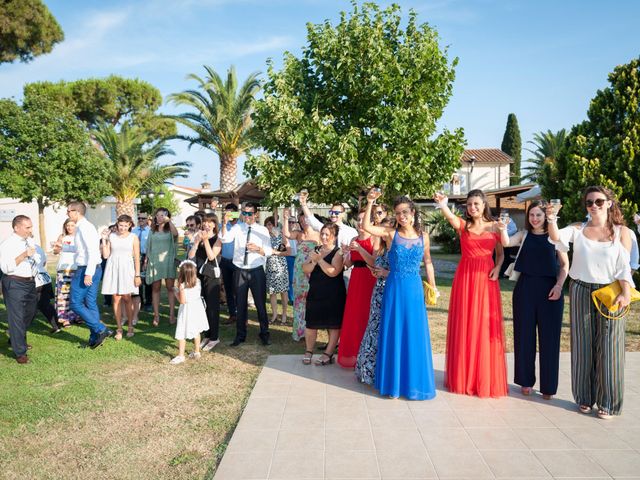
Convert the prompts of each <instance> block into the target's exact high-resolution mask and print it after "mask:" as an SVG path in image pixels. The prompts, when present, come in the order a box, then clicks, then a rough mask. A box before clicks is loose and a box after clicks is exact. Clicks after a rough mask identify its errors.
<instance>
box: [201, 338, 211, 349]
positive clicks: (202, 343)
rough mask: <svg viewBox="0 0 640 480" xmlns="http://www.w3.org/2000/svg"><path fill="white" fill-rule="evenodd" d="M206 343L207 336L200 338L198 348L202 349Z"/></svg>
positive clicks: (207, 340) (207, 341)
mask: <svg viewBox="0 0 640 480" xmlns="http://www.w3.org/2000/svg"><path fill="white" fill-rule="evenodd" d="M207 343H209V339H208V338H203V339H202V340H200V349H203V348H204V347H205V345H206V344H207Z"/></svg>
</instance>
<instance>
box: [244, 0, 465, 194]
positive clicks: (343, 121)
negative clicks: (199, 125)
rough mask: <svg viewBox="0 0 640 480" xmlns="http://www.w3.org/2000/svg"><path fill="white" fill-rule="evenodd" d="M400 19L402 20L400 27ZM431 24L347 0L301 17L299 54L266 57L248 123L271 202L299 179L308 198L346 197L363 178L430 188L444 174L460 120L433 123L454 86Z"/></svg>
mask: <svg viewBox="0 0 640 480" xmlns="http://www.w3.org/2000/svg"><path fill="white" fill-rule="evenodd" d="M403 27H404V28H403ZM456 64H457V59H454V60H453V61H451V62H449V60H448V58H447V50H446V48H445V49H442V48H441V47H440V45H439V43H438V35H437V32H436V31H435V30H434V29H433V28H431V27H430V26H428V25H427V24H419V23H418V19H417V15H416V13H415V12H414V11H410V12H409V14H408V16H407V17H406V18H404V19H403V17H402V15H401V10H400V7H399V6H398V5H395V4H394V5H392V6H390V7H388V8H385V9H384V10H381V9H380V8H379V7H378V6H377V5H375V4H372V3H365V4H363V5H362V7H359V6H358V5H357V4H356V3H355V2H353V10H352V11H351V12H350V13H345V12H342V14H341V17H340V21H339V23H338V24H337V25H332V24H331V23H330V22H329V21H325V22H324V23H322V24H319V25H313V24H308V25H307V44H306V45H305V46H304V47H303V49H302V56H301V57H300V58H297V57H296V56H294V55H293V54H292V53H289V52H287V53H285V55H284V61H283V66H282V69H281V70H279V71H278V70H276V67H275V65H274V63H273V62H272V61H269V64H268V77H269V79H268V81H267V83H266V85H265V87H264V98H263V99H261V100H259V101H258V102H257V104H256V114H255V116H254V118H255V122H256V131H257V134H258V135H259V140H260V146H261V147H262V148H263V150H264V152H265V153H264V155H259V156H256V157H250V158H249V160H248V162H247V164H246V165H247V166H246V171H247V173H248V174H249V175H252V176H254V177H256V179H257V182H258V184H259V186H260V187H261V188H262V189H263V190H264V191H266V192H267V195H268V197H267V200H268V201H269V202H271V203H285V202H288V200H289V199H290V196H291V194H292V193H294V192H295V191H297V190H298V189H300V188H302V187H306V188H308V189H309V190H310V192H311V196H312V199H313V200H315V201H333V200H337V199H340V200H345V199H348V198H350V197H351V198H352V197H353V196H354V195H357V193H358V192H359V191H360V189H361V188H363V187H364V186H367V185H372V184H377V185H380V186H383V187H384V190H385V193H386V194H387V196H391V195H393V194H398V193H406V194H410V195H428V194H430V193H432V192H433V191H434V190H435V189H437V188H439V187H440V186H441V185H442V184H443V183H445V182H447V181H449V179H450V178H451V175H452V173H453V172H454V171H455V170H456V168H457V167H458V166H459V165H460V156H461V154H462V151H463V148H464V138H463V132H462V130H461V129H457V130H455V131H453V132H451V131H449V130H448V129H446V128H444V129H442V130H441V132H440V133H439V134H436V128H437V127H436V122H437V121H438V119H439V118H440V117H441V115H442V114H443V111H444V108H445V106H446V105H447V103H448V101H449V97H450V96H451V92H452V84H453V80H454V77H455V73H454V67H455V65H456Z"/></svg>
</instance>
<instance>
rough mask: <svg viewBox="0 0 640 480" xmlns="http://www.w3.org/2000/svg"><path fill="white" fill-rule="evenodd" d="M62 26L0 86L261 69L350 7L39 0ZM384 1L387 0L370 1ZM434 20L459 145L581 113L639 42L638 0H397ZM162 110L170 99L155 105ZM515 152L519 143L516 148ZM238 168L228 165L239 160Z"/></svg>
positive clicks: (180, 80)
mask: <svg viewBox="0 0 640 480" xmlns="http://www.w3.org/2000/svg"><path fill="white" fill-rule="evenodd" d="M45 3H46V4H47V6H48V7H49V9H50V10H51V11H52V12H53V14H54V15H55V17H56V18H57V19H58V21H59V22H60V24H61V25H62V28H63V30H64V31H65V35H66V39H65V41H64V42H63V43H61V44H59V45H58V46H57V47H56V48H55V49H54V51H53V52H52V53H51V54H49V55H46V56H42V57H38V58H36V60H35V61H33V62H32V63H30V64H20V63H16V64H10V65H8V64H2V65H0V96H1V97H16V98H20V96H21V92H22V87H23V85H24V84H25V83H28V82H34V81H41V80H50V81H57V80H61V79H63V80H75V79H80V78H89V77H103V76H107V75H109V74H112V73H113V74H117V75H122V76H126V77H137V78H140V79H142V80H146V81H148V82H150V83H152V84H153V85H155V86H156V87H158V88H159V89H160V91H161V92H162V95H163V96H165V97H166V96H167V95H168V94H170V93H173V92H178V91H182V90H185V89H187V88H191V87H192V86H193V84H192V83H189V82H187V81H186V80H185V76H186V75H187V74H188V73H198V74H201V73H202V71H203V70H202V65H203V64H207V65H211V66H213V67H214V68H215V69H216V70H217V71H219V72H220V73H224V72H225V71H226V69H227V68H228V67H229V65H231V64H233V65H235V66H236V68H237V70H238V74H239V77H240V78H241V79H244V78H245V77H246V76H247V75H248V74H250V73H252V72H255V71H260V72H265V71H266V65H265V61H266V59H267V58H269V57H271V58H273V59H274V60H276V62H277V63H279V61H280V59H281V58H282V53H283V52H284V51H285V50H288V51H291V52H293V53H294V54H298V53H299V52H300V50H301V47H302V46H303V45H304V44H305V41H306V23H307V22H312V23H320V22H322V21H324V20H325V19H330V20H332V21H333V22H334V23H335V22H336V20H337V18H338V17H339V12H340V11H341V10H347V11H349V10H351V5H350V3H349V2H348V1H345V0H263V1H260V0H140V1H133V0H130V1H124V0H110V1H104V0H101V1H95V0H45ZM379 3H380V4H381V5H387V4H388V3H390V2H379ZM396 3H399V4H400V5H401V6H402V9H403V12H404V13H406V12H407V11H408V9H409V8H414V9H415V10H416V11H417V12H418V18H419V20H420V21H421V22H428V23H429V24H430V25H432V26H433V27H435V28H436V29H437V30H438V32H439V34H440V37H441V43H442V45H448V46H449V54H450V57H451V58H453V57H454V56H457V57H459V59H460V60H459V61H460V63H459V65H458V67H457V70H456V72H457V78H456V82H455V84H454V93H453V96H452V98H451V101H450V103H449V106H448V107H447V109H446V111H445V115H444V116H443V117H442V119H441V121H440V126H447V127H448V128H456V127H463V128H464V130H465V136H466V138H467V141H468V146H469V147H470V148H482V147H497V148H499V147H500V143H501V141H502V135H503V133H504V128H505V124H506V119H507V115H508V114H509V113H511V112H513V113H515V114H516V115H517V117H518V121H519V124H520V129H521V133H522V140H523V143H526V142H527V141H528V140H531V138H532V135H533V133H535V132H539V131H542V130H547V129H551V130H557V129H560V128H563V127H565V128H570V127H571V126H572V125H573V124H575V123H577V122H579V121H581V120H583V119H584V118H585V116H586V110H587V108H588V105H589V101H590V99H591V98H592V97H593V96H594V94H595V92H596V90H597V89H600V88H603V87H606V85H607V74H608V73H609V72H610V71H611V70H612V69H613V68H614V67H615V66H616V65H619V64H622V63H626V62H628V61H630V60H631V59H632V58H634V57H635V56H637V55H639V54H640V49H639V48H638V47H639V46H640V29H638V28H637V20H638V18H640V2H637V1H634V0H623V1H613V2H604V1H590V0H582V1H577V0H571V1H552V0H538V1H535V2H534V1H531V0H528V1H525V0H509V1H508V0H466V1H465V0H433V1H427V0H424V1H419V0H411V1H399V2H396ZM163 111H165V112H171V111H174V110H173V108H172V107H170V106H165V107H163ZM173 147H174V150H175V151H176V153H177V156H178V158H180V159H181V160H190V161H191V162H193V168H192V171H191V175H190V177H189V178H188V179H179V180H178V181H177V182H176V183H179V184H183V185H189V186H198V185H199V183H200V182H202V180H203V177H204V175H205V174H206V175H207V176H208V180H209V181H211V182H212V183H213V185H214V187H217V186H218V183H219V173H218V170H219V166H218V161H217V158H215V156H214V154H213V153H211V152H209V151H206V150H201V149H199V148H195V147H194V149H192V150H191V151H190V152H189V151H187V150H186V148H185V146H184V145H183V144H181V143H179V142H175V143H174V144H173ZM526 155H527V152H524V157H523V158H527V157H526ZM241 171H242V168H241V167H240V172H241Z"/></svg>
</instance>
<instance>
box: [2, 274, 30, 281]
mask: <svg viewBox="0 0 640 480" xmlns="http://www.w3.org/2000/svg"><path fill="white" fill-rule="evenodd" d="M5 277H7V278H10V279H11V280H17V281H18V282H33V277H19V276H17V275H5Z"/></svg>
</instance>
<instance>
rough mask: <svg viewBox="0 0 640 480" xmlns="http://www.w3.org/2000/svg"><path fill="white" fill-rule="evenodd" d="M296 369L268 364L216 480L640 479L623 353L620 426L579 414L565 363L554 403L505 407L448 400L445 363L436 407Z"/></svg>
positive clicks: (637, 387)
mask: <svg viewBox="0 0 640 480" xmlns="http://www.w3.org/2000/svg"><path fill="white" fill-rule="evenodd" d="M300 358H301V356H300V355H297V356H292V355H279V356H271V357H269V359H268V360H267V363H266V365H265V367H264V369H263V370H262V372H261V373H260V376H259V378H258V381H257V383H256V386H255V388H254V390H253V392H252V393H251V397H250V399H249V402H248V404H247V407H246V409H245V411H244V413H243V414H242V418H241V419H240V422H239V424H238V427H237V429H236V431H235V432H234V434H233V438H232V439H231V442H230V443H229V446H228V448H227V451H226V453H225V455H224V458H223V459H222V462H221V464H220V467H219V468H218V471H217V474H216V476H215V479H216V480H227V479H233V480H241V479H389V480H392V479H397V480H400V479H403V480H404V479H421V478H446V479H462V478H469V479H475V478H489V479H492V478H499V479H510V478H512V479H518V480H526V479H529V478H542V477H546V478H551V477H553V478H636V479H640V353H628V354H627V361H626V370H625V372H626V373H625V376H626V388H625V392H626V393H625V407H624V411H623V415H622V416H621V417H617V418H614V419H613V420H609V421H606V420H600V419H598V418H597V417H595V416H594V415H582V414H580V413H578V412H577V410H576V408H575V405H574V403H573V401H572V397H571V386H570V384H571V380H570V375H569V368H570V364H569V354H564V353H563V354H562V356H561V365H560V390H559V392H558V395H557V396H556V397H555V398H554V399H553V400H551V401H545V400H543V399H542V397H541V396H540V395H537V394H536V395H534V396H531V397H524V396H522V395H521V394H520V389H519V387H517V386H515V385H510V388H511V391H510V396H509V397H505V398H501V399H478V398H475V397H468V396H464V395H452V394H450V393H448V392H445V391H443V390H442V375H443V373H442V371H443V364H444V356H443V355H435V356H434V363H435V369H436V381H437V385H438V388H439V390H438V394H437V397H436V398H435V399H434V400H430V401H423V402H411V401H405V400H402V399H400V400H392V399H389V398H381V397H380V396H378V395H377V394H376V392H375V391H374V390H372V389H371V388H369V387H365V386H363V385H360V384H358V383H357V382H356V381H355V379H354V377H353V372H352V371H348V370H344V369H342V368H340V367H338V366H336V365H332V366H330V367H316V366H313V365H311V366H305V365H302V363H301V361H300ZM508 361H509V367H510V370H512V364H513V356H512V355H509V356H508ZM509 378H512V375H511V374H510V376H509Z"/></svg>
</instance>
